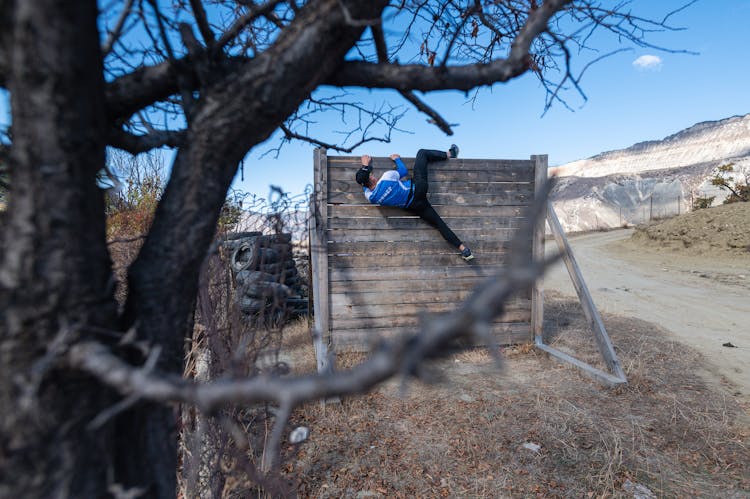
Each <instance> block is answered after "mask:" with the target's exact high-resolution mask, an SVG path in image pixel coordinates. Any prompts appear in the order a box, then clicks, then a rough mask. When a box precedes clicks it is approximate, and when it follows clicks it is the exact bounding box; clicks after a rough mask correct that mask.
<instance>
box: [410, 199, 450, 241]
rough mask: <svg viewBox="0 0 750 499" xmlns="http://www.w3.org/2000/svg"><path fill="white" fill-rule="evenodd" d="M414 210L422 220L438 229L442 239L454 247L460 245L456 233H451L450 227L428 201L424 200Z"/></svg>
mask: <svg viewBox="0 0 750 499" xmlns="http://www.w3.org/2000/svg"><path fill="white" fill-rule="evenodd" d="M414 211H415V212H416V214H417V215H419V217H420V218H421V219H422V220H424V221H425V222H427V223H428V224H430V225H432V226H433V227H435V228H436V229H437V230H438V231H440V235H441V236H443V239H445V240H446V241H448V242H449V243H450V244H452V245H453V246H455V247H456V248H458V247H460V246H461V240H460V239H459V238H458V236H457V235H456V234H454V233H453V231H452V230H451V229H450V227H448V225H447V224H446V223H445V222H444V221H443V219H442V218H440V215H438V213H437V212H436V211H435V208H433V207H432V205H431V204H430V203H429V202H427V201H425V202H424V203H423V204H421V206H420V208H419V209H418V210H414Z"/></svg>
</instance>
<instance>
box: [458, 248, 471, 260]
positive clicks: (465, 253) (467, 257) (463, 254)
mask: <svg viewBox="0 0 750 499" xmlns="http://www.w3.org/2000/svg"><path fill="white" fill-rule="evenodd" d="M461 258H463V259H464V260H466V261H467V262H468V261H471V260H473V259H474V255H472V254H471V250H470V249H469V248H466V247H464V249H463V251H462V252H461Z"/></svg>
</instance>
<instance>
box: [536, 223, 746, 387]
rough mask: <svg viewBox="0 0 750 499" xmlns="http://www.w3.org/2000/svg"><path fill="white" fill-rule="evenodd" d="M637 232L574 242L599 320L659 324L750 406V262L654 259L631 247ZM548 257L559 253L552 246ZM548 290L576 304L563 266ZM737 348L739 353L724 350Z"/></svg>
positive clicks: (672, 255)
mask: <svg viewBox="0 0 750 499" xmlns="http://www.w3.org/2000/svg"><path fill="white" fill-rule="evenodd" d="M631 234H632V230H617V231H612V232H599V233H592V234H585V235H581V236H573V237H570V238H569V242H570V244H571V246H572V248H573V253H574V256H575V258H576V260H577V261H578V264H579V266H580V268H581V272H582V273H583V276H584V279H585V281H586V284H587V286H588V288H589V291H590V293H591V295H592V297H593V299H594V303H595V304H596V306H597V307H598V309H599V310H600V311H601V312H609V313H615V314H620V315H627V316H632V317H637V318H639V319H643V320H646V321H649V322H653V323H656V324H659V325H660V326H662V327H663V328H664V329H666V330H668V331H669V332H671V333H672V334H674V335H675V336H676V337H677V338H678V339H679V340H680V341H682V342H684V343H685V344H687V345H689V346H691V347H694V348H696V349H697V350H699V351H700V352H702V353H703V354H704V355H705V356H706V358H707V360H708V362H709V363H710V365H709V366H708V368H709V370H710V371H711V372H712V373H713V374H718V375H720V376H723V377H725V378H726V379H727V380H729V382H730V386H731V385H736V386H734V387H733V390H734V392H735V394H736V395H738V396H739V397H740V398H741V399H744V400H745V401H747V400H748V399H749V398H750V266H749V265H748V262H750V260H745V259H743V260H737V259H731V258H723V259H717V258H713V257H711V258H705V257H699V256H686V255H681V254H679V253H676V252H656V251H654V250H649V249H646V248H643V247H641V246H638V245H637V244H635V243H633V242H631V241H629V238H630V236H631ZM546 247H547V250H548V251H550V250H556V249H557V245H556V244H555V241H554V240H552V241H550V240H548V241H547V244H546ZM544 288H545V289H549V290H556V291H559V292H561V293H563V294H566V295H571V296H575V290H574V288H573V285H572V284H571V282H570V278H569V277H568V273H567V270H566V269H565V266H564V265H563V264H562V263H559V264H557V265H556V266H555V267H554V268H553V269H551V270H550V271H549V272H548V273H547V275H546V276H545V284H544ZM725 343H731V344H732V345H735V346H736V348H731V347H726V346H723V345H724V344H725Z"/></svg>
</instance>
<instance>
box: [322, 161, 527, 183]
mask: <svg viewBox="0 0 750 499" xmlns="http://www.w3.org/2000/svg"><path fill="white" fill-rule="evenodd" d="M415 159H416V158H414V157H402V158H401V160H402V161H403V162H404V165H406V168H407V169H408V170H409V171H412V169H413V168H414V161H415ZM328 164H329V170H330V172H331V175H335V171H336V170H344V171H346V170H350V171H351V170H355V171H356V170H357V169H358V168H359V167H360V166H361V164H360V157H359V156H348V157H347V156H330V157H329V158H328ZM372 168H373V170H393V169H394V163H393V161H391V159H390V158H387V157H383V156H377V157H373V158H372ZM428 168H429V171H430V173H432V172H433V171H469V170H474V171H496V170H502V171H505V172H508V173H507V174H510V172H513V173H514V174H516V175H525V176H526V177H525V178H526V181H527V182H531V181H532V180H533V178H534V164H533V162H532V161H529V160H528V159H472V158H457V159H451V160H445V161H433V162H431V163H430V164H429V167H428ZM351 177H352V178H353V177H354V173H352V174H351ZM513 180H515V181H521V178H517V177H514V178H513Z"/></svg>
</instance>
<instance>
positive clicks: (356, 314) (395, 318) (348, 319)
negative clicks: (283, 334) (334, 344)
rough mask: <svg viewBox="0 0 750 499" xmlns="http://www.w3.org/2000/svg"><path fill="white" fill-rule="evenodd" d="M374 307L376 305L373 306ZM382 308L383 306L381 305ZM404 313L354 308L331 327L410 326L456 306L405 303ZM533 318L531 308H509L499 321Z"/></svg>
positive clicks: (333, 321)
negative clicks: (425, 316) (423, 314)
mask: <svg viewBox="0 0 750 499" xmlns="http://www.w3.org/2000/svg"><path fill="white" fill-rule="evenodd" d="M373 308H374V307H373ZM381 308H382V307H381ZM403 308H404V313H403V314H402V315H390V316H383V315H378V310H376V309H375V310H372V313H373V315H369V314H367V312H366V311H364V310H359V309H357V310H353V311H352V313H351V314H347V313H344V311H343V310H342V312H341V314H340V315H334V316H332V317H331V328H332V329H333V330H334V331H339V330H343V329H352V328H384V327H408V326H415V327H416V326H418V325H419V324H420V322H421V321H420V316H419V314H420V313H443V312H450V311H452V310H455V308H456V307H455V306H449V305H447V304H444V303H437V304H434V305H432V306H429V307H428V306H419V305H413V304H409V305H403ZM529 320H531V311H530V310H509V311H507V312H506V313H504V314H503V315H502V316H500V317H499V318H498V319H497V321H498V322H504V323H505V322H526V323H528V322H529Z"/></svg>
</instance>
